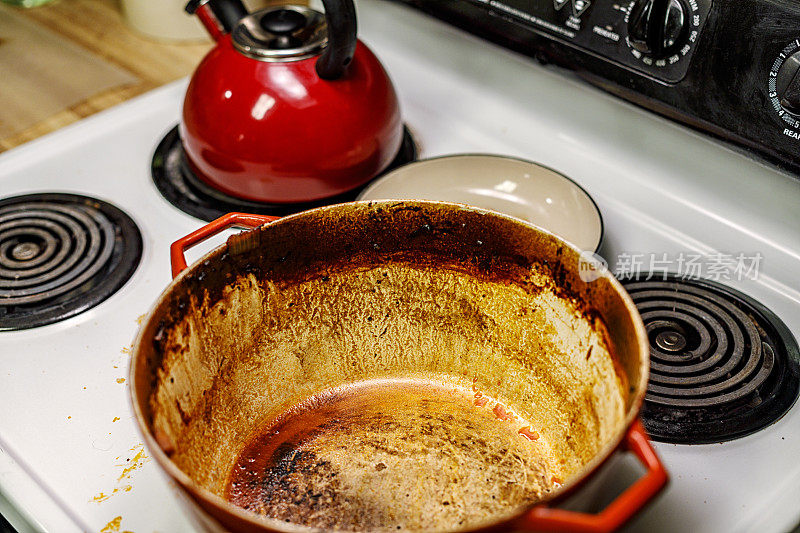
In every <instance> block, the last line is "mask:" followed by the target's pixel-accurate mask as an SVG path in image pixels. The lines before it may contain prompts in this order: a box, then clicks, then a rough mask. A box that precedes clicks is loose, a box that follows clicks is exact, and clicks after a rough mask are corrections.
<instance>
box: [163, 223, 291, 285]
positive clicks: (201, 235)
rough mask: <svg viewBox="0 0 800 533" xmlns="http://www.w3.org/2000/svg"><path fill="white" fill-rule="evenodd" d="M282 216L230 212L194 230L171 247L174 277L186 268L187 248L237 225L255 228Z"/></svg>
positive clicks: (170, 254) (170, 253)
mask: <svg viewBox="0 0 800 533" xmlns="http://www.w3.org/2000/svg"><path fill="white" fill-rule="evenodd" d="M279 218H280V217H272V216H268V215H248V214H245V213H228V214H227V215H224V216H221V217H219V218H218V219H216V220H214V221H213V222H209V223H208V224H206V225H205V226H203V227H202V228H200V229H198V230H197V231H193V232H192V233H190V234H189V235H187V236H185V237H182V238H180V239H178V240H177V241H175V242H173V243H172V246H170V247H169V256H170V260H171V262H172V277H173V278H175V277H177V275H178V274H180V273H181V272H183V271H184V270H186V266H187V265H186V257H185V256H184V255H183V254H184V252H185V251H186V250H188V249H189V248H191V247H192V246H194V245H195V244H199V243H201V242H203V241H204V240H206V239H208V238H209V237H212V236H214V235H216V234H217V233H219V232H221V231H223V230H225V229H227V228H230V227H233V226H237V227H240V228H250V229H254V228H257V227H259V226H261V225H262V224H266V223H267V222H272V221H273V220H277V219H279Z"/></svg>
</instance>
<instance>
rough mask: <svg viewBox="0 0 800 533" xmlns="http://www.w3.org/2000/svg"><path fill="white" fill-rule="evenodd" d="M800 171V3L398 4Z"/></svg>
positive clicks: (568, 0) (546, 0) (427, 0)
mask: <svg viewBox="0 0 800 533" xmlns="http://www.w3.org/2000/svg"><path fill="white" fill-rule="evenodd" d="M399 1H402V2H405V3H408V4H411V5H414V6H416V7H418V8H419V9H422V10H423V11H426V12H428V13H431V14H433V15H435V16H436V17H438V18H440V19H442V20H444V21H446V22H448V23H450V24H453V25H456V26H459V27H461V28H463V29H466V30H467V31H470V32H472V33H475V34H477V35H480V36H482V37H485V38H487V39H489V40H491V41H494V42H496V43H499V44H501V45H503V46H506V47H508V48H511V49H513V50H516V51H518V52H521V53H523V54H526V55H528V56H531V57H533V58H536V59H538V60H539V61H540V62H542V63H545V64H547V63H553V64H556V65H558V66H561V67H565V68H568V69H571V70H573V71H574V72H575V73H576V74H577V75H578V76H581V77H583V78H584V79H585V80H587V81H588V82H590V83H592V84H595V85H597V86H599V87H601V88H603V89H604V90H606V91H609V92H611V93H613V94H615V95H617V96H620V97H622V98H624V99H626V100H629V101H631V102H633V103H635V104H638V105H640V106H642V107H645V108H647V109H650V110H652V111H654V112H656V113H659V114H661V115H663V116H666V117H669V118H670V119H673V120H677V121H680V122H682V123H684V124H687V125H689V126H691V127H693V128H696V129H699V130H702V131H704V132H706V133H708V134H711V135H713V136H716V137H718V138H720V139H722V140H724V141H726V142H728V143H729V144H730V145H731V147H733V148H736V149H739V150H740V151H743V152H745V153H746V155H748V156H751V157H757V158H759V159H763V160H765V161H767V162H770V163H773V164H776V165H777V166H779V167H780V168H782V169H784V170H788V171H790V172H792V173H794V174H795V175H796V176H797V177H799V178H800V0H399Z"/></svg>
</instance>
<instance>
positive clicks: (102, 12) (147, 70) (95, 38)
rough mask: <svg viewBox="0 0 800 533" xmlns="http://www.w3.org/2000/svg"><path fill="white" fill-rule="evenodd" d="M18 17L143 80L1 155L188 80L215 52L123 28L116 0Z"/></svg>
mask: <svg viewBox="0 0 800 533" xmlns="http://www.w3.org/2000/svg"><path fill="white" fill-rule="evenodd" d="M152 1H160V0H152ZM19 12H20V13H22V14H23V15H24V16H26V17H28V18H30V19H31V20H34V21H35V22H37V23H39V24H41V25H42V26H44V27H46V28H48V29H50V30H51V31H53V32H56V33H57V34H59V35H60V36H62V37H66V38H68V39H69V40H70V41H72V42H74V43H76V44H78V45H79V46H82V47H83V48H86V49H87V50H89V51H90V52H92V53H94V54H96V55H98V56H100V57H102V58H103V59H104V60H106V61H108V62H109V63H112V64H114V65H117V66H120V67H122V68H124V69H126V70H127V71H129V72H131V73H132V74H134V75H135V76H136V77H137V78H139V80H140V81H139V82H138V83H136V84H134V85H131V86H127V87H121V88H117V89H112V90H109V91H105V92H103V93H100V94H98V95H95V96H93V97H92V98H90V99H88V100H86V101H83V102H80V103H78V104H76V105H74V106H72V107H70V108H68V109H65V110H63V111H61V112H59V113H57V114H55V115H53V116H51V117H49V118H48V119H46V120H44V121H43V122H40V123H38V124H36V125H35V126H33V127H30V128H28V129H27V130H24V131H22V132H18V133H16V134H14V135H13V136H11V137H7V138H4V139H0V151H4V150H8V149H9V148H12V147H14V146H17V145H20V144H22V143H25V142H27V141H29V140H31V139H35V138H36V137H39V136H41V135H44V134H45V133H49V132H51V131H53V130H56V129H58V128H61V127H63V126H66V125H67V124H71V123H72V122H75V121H76V120H79V119H81V118H84V117H87V116H89V115H91V114H93V113H96V112H98V111H101V110H103V109H106V108H108V107H111V106H113V105H115V104H118V103H120V102H123V101H125V100H127V99H129V98H132V97H134V96H137V95H139V94H142V93H144V92H146V91H149V90H150V89H153V88H155V87H159V86H161V85H164V84H165V83H168V82H170V81H173V80H176V79H179V78H181V77H183V76H186V75H188V74H190V73H191V72H192V71H193V70H194V67H195V66H196V65H197V63H198V62H199V61H200V59H201V58H202V57H203V56H204V55H205V53H206V52H207V51H208V50H209V49H210V47H211V43H210V41H209V42H208V43H202V44H162V43H157V42H154V41H152V40H148V39H145V38H143V37H140V36H139V35H137V34H136V33H134V32H133V31H132V30H131V29H129V28H128V27H127V26H126V25H125V24H124V22H123V20H122V16H121V14H120V10H119V5H118V3H117V2H115V1H113V0H60V1H56V2H54V3H52V4H48V5H46V6H43V7H37V8H33V9H27V10H20V11H19Z"/></svg>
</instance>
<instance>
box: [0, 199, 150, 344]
mask: <svg viewBox="0 0 800 533" xmlns="http://www.w3.org/2000/svg"><path fill="white" fill-rule="evenodd" d="M141 255H142V237H141V234H140V232H139V229H138V228H137V227H136V224H135V223H134V222H133V220H131V218H130V217H129V216H128V215H126V214H125V213H124V212H122V211H121V210H120V209H118V208H117V207H115V206H113V205H111V204H109V203H107V202H103V201H101V200H97V199H95V198H90V197H87V196H80V195H77V194H50V193H47V194H29V195H25V196H15V197H11V198H5V199H2V200H0V331H3V330H19V329H27V328H33V327H37V326H43V325H45V324H51V323H53V322H58V321H60V320H64V319H66V318H69V317H72V316H75V315H77V314H79V313H82V312H84V311H86V310H87V309H90V308H92V307H94V306H96V305H97V304H99V303H100V302H102V301H103V300H105V299H106V298H108V297H109V296H111V295H112V294H114V293H115V292H116V291H117V290H118V289H119V288H120V287H122V285H123V284H124V283H125V282H126V281H127V280H128V279H129V278H130V277H131V275H132V274H133V272H134V271H135V270H136V267H137V266H138V264H139V260H140V259H141Z"/></svg>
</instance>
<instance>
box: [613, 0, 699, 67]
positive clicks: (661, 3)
mask: <svg viewBox="0 0 800 533" xmlns="http://www.w3.org/2000/svg"><path fill="white" fill-rule="evenodd" d="M688 18H689V16H688V12H687V9H686V7H685V6H684V4H683V2H682V1H681V0H635V1H634V2H633V3H631V6H630V8H629V12H628V19H627V20H628V44H630V46H631V47H633V48H634V49H635V50H638V51H639V52H641V53H642V54H644V55H645V56H649V57H651V58H653V59H663V58H665V57H669V56H670V55H672V54H674V53H675V52H677V51H678V50H679V49H680V47H681V46H683V45H684V44H685V43H686V39H687V34H688V29H689V20H688Z"/></svg>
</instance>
